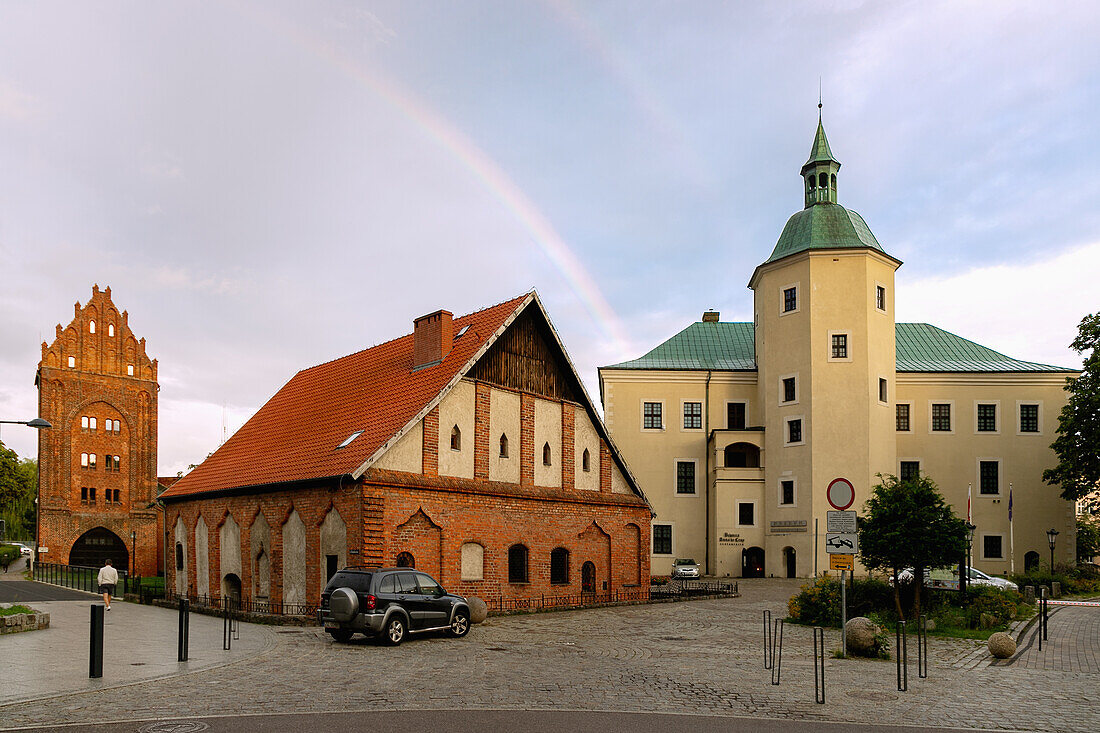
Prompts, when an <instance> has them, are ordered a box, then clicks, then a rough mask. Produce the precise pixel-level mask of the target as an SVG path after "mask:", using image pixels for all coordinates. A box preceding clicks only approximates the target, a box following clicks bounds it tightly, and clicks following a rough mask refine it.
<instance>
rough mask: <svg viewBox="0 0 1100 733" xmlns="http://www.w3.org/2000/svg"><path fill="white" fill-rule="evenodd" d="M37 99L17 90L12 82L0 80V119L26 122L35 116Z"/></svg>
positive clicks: (37, 106) (37, 107)
mask: <svg viewBox="0 0 1100 733" xmlns="http://www.w3.org/2000/svg"><path fill="white" fill-rule="evenodd" d="M38 109H39V104H38V99H37V98H36V97H34V96H32V95H30V94H27V93H26V92H23V91H22V90H20V89H18V88H17V87H16V86H15V85H14V84H13V83H12V82H10V81H7V80H5V79H0V117H7V118H8V119H12V120H16V121H18V122H27V121H28V120H31V119H33V118H34V117H36V116H37V114H38Z"/></svg>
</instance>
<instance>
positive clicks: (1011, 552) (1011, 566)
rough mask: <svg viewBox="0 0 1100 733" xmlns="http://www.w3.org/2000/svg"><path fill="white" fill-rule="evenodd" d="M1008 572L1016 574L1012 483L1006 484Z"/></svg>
mask: <svg viewBox="0 0 1100 733" xmlns="http://www.w3.org/2000/svg"><path fill="white" fill-rule="evenodd" d="M1008 572H1009V573H1011V574H1012V575H1015V574H1016V535H1015V533H1014V532H1013V525H1012V484H1009V485H1008Z"/></svg>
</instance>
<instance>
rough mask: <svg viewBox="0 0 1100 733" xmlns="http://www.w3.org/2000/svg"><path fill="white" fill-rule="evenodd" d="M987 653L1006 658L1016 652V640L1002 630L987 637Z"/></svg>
mask: <svg viewBox="0 0 1100 733" xmlns="http://www.w3.org/2000/svg"><path fill="white" fill-rule="evenodd" d="M989 653H990V654H992V655H993V656H995V657H996V658H997V659H1008V658H1009V657H1011V656H1012V655H1013V654H1015V653H1016V640H1015V639H1013V638H1012V637H1011V636H1009V635H1008V634H1006V633H1005V632H1003V631H998V632H997V633H996V634H993V635H992V636H990V637H989Z"/></svg>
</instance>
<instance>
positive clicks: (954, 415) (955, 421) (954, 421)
mask: <svg viewBox="0 0 1100 733" xmlns="http://www.w3.org/2000/svg"><path fill="white" fill-rule="evenodd" d="M932 405H950V406H951V429H950V430H933V429H932ZM912 420H913V414H912V412H910V414H909V421H910V425H912ZM958 422H959V413H958V412H956V411H955V400H928V434H929V435H954V434H955V426H956V425H957V424H958Z"/></svg>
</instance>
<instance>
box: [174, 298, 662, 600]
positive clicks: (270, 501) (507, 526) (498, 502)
mask: <svg viewBox="0 0 1100 733" xmlns="http://www.w3.org/2000/svg"><path fill="white" fill-rule="evenodd" d="M161 500H162V501H163V502H164V503H165V505H166V509H165V512H166V522H167V526H168V532H169V542H170V546H171V548H172V550H171V551H170V561H169V564H168V570H167V580H166V584H167V587H168V588H169V590H170V591H172V592H174V593H176V594H180V595H184V594H186V595H190V596H200V597H219V598H220V597H228V598H233V599H240V600H242V601H245V602H249V601H251V602H261V603H267V604H272V605H275V606H279V605H281V607H282V610H284V612H292V613H293V612H295V611H304V610H305V609H306V608H308V607H309V606H311V605H316V604H317V602H318V600H319V598H320V594H321V590H322V589H323V588H324V586H325V584H326V583H327V581H328V579H329V578H330V577H331V576H332V575H333V574H334V573H335V572H336V571H337V570H338V569H339V568H341V567H344V566H346V565H357V566H381V565H388V566H393V565H396V566H402V567H416V568H419V569H422V570H425V571H426V572H428V573H430V574H432V575H433V576H435V577H436V579H437V580H439V581H440V582H441V583H442V584H443V586H444V587H446V588H447V589H448V590H451V591H454V592H458V593H462V594H464V595H476V596H479V597H482V598H485V599H487V600H490V601H492V600H504V601H508V600H516V601H517V602H518V601H521V600H522V599H531V598H537V597H541V596H548V597H549V596H555V595H561V596H573V597H580V598H584V597H586V596H587V597H589V598H591V599H593V600H597V599H599V598H602V597H606V595H607V594H609V593H616V592H620V591H623V590H627V591H628V592H629V589H633V588H636V589H638V591H639V592H640V593H641V592H645V591H647V590H648V580H649V553H648V536H649V520H650V514H651V512H650V508H649V505H648V503H647V502H646V499H645V497H644V496H643V494H642V492H641V490H640V489H639V488H638V485H637V483H636V482H635V480H634V478H633V477H632V476H631V474H630V471H629V470H628V469H627V467H626V464H625V463H624V461H623V459H622V457H621V456H620V455H619V453H618V451H617V450H616V449H615V447H614V445H613V444H612V442H611V440H610V438H609V436H608V434H607V431H606V428H605V427H604V425H603V423H602V421H601V420H600V417H599V415H598V413H597V412H596V409H595V407H594V405H593V403H592V402H591V401H590V400H589V398H588V396H587V395H586V393H585V391H584V387H583V386H582V384H581V381H580V379H579V378H578V377H577V374H576V371H575V370H574V368H573V365H572V363H571V362H570V360H569V357H568V356H567V354H566V352H565V349H564V347H563V346H562V344H561V341H560V340H559V338H558V335H557V332H556V331H555V329H554V328H553V326H552V325H551V323H550V320H549V318H548V317H547V315H546V313H545V311H544V310H543V307H542V303H541V302H540V301H539V299H538V296H537V294H536V293H534V292H531V293H528V294H526V295H522V296H520V297H518V298H515V299H513V300H509V301H507V302H504V303H501V304H498V305H495V306H492V307H489V308H486V309H484V310H480V311H477V312H475V313H471V314H469V315H466V316H462V317H459V318H454V317H452V315H451V313H450V312H448V311H444V310H441V311H437V312H435V313H432V314H429V315H427V316H423V317H422V318H418V319H416V320H415V322H414V330H413V333H411V334H408V335H406V336H403V337H401V338H398V339H395V340H393V341H389V342H386V343H383V344H380V345H378V346H375V347H372V348H369V349H366V350H364V351H360V352H357V353H354V354H351V355H349V356H345V357H343V358H340V359H336V360H335V361H331V362H328V363H325V364H320V365H318V366H314V367H312V368H309V369H305V370H303V371H301V372H299V373H298V374H296V375H295V376H294V377H293V378H292V379H291V380H290V381H289V382H287V384H286V385H284V386H283V388H282V389H280V390H279V391H278V392H277V393H276V394H275V395H274V396H273V397H272V398H271V399H270V400H268V402H267V403H266V404H265V405H264V406H263V407H261V408H260V409H259V411H258V412H257V413H256V414H255V415H253V417H252V418H251V419H250V420H249V421H248V422H247V423H245V425H244V426H242V427H241V429H240V430H238V431H237V432H236V433H235V434H234V435H233V436H231V437H230V438H229V440H228V441H226V443H225V444H224V445H222V446H221V447H220V448H218V450H217V451H215V452H214V454H213V455H211V456H210V457H209V458H207V459H206V460H205V461H203V463H202V464H201V465H199V466H198V467H197V468H195V469H194V470H193V471H192V472H191V473H189V474H187V475H186V476H184V477H183V478H182V479H180V480H179V481H177V482H176V483H175V484H173V485H172V486H171V487H170V488H168V489H167V490H166V491H165V492H164V493H163V494H162V495H161Z"/></svg>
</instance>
